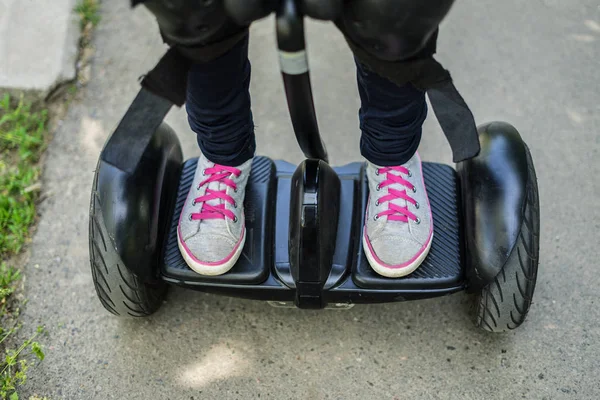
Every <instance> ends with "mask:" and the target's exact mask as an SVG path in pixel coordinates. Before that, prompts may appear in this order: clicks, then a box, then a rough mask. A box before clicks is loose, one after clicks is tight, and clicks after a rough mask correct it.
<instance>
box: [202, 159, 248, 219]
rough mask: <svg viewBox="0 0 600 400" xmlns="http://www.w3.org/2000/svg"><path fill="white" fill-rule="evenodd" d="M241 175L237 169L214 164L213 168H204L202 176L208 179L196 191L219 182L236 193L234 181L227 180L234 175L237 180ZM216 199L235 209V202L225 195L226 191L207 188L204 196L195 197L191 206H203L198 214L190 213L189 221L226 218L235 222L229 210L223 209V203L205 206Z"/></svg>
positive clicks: (233, 215) (234, 217)
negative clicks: (206, 176)
mask: <svg viewBox="0 0 600 400" xmlns="http://www.w3.org/2000/svg"><path fill="white" fill-rule="evenodd" d="M241 173H242V171H240V170H239V169H237V168H234V167H226V166H224V165H218V164H215V166H214V167H211V168H206V169H205V170H204V171H203V174H204V175H208V178H206V179H205V180H203V181H202V182H200V184H199V185H198V189H200V188H201V187H202V186H204V185H206V184H209V183H211V182H220V183H222V184H224V185H225V186H227V187H230V188H232V189H233V190H235V191H237V185H236V183H235V182H234V181H232V180H231V179H229V177H230V176H231V175H235V177H236V178H237V177H238V176H240V174H241ZM217 199H220V200H223V201H226V202H228V203H229V204H231V205H233V206H234V207H237V204H236V203H235V200H233V198H232V197H231V196H229V195H228V194H227V192H226V190H213V189H210V188H207V189H206V193H205V194H204V196H200V197H197V198H195V199H194V202H193V203H192V204H194V205H195V204H196V203H203V204H202V209H201V210H200V212H199V213H192V215H191V216H190V219H191V220H203V219H225V218H226V217H227V218H229V219H232V220H233V221H234V222H237V217H236V216H235V214H234V213H233V212H232V211H231V210H227V209H226V208H225V203H223V202H220V204H218V205H216V206H213V205H210V204H207V202H209V201H211V200H217Z"/></svg>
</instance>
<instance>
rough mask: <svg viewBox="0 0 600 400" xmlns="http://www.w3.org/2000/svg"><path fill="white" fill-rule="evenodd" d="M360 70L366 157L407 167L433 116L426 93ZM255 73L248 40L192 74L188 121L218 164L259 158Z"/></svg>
mask: <svg viewBox="0 0 600 400" xmlns="http://www.w3.org/2000/svg"><path fill="white" fill-rule="evenodd" d="M356 69H357V82H358V91H359V94H360V99H361V107H360V110H359V117H360V129H361V132H362V135H361V139H360V150H361V154H362V155H363V157H365V158H366V159H367V160H368V161H370V162H372V163H373V164H376V165H379V166H395V165H401V164H404V163H405V162H407V161H408V160H409V159H410V158H411V157H412V156H413V155H414V154H415V152H416V151H417V147H418V146H419V142H420V140H421V133H422V125H423V122H424V121H425V118H426V116H427V103H426V102H425V92H423V91H421V90H418V89H416V88H415V87H413V86H412V85H411V84H407V85H404V86H397V85H396V84H394V83H393V82H391V81H390V80H388V79H386V78H383V77H381V76H379V75H377V74H375V73H374V72H371V71H369V70H367V69H366V68H365V67H363V66H362V65H361V64H360V63H359V62H356ZM250 72H251V67H250V61H249V60H248V38H247V36H246V38H245V39H244V40H242V41H240V42H239V43H238V44H237V45H236V46H234V47H233V48H232V49H231V50H230V51H229V52H228V53H226V54H225V55H223V56H221V57H219V58H217V59H215V60H212V61H210V62H207V63H198V64H194V65H193V66H192V68H191V70H190V73H189V80H188V89H187V102H186V108H187V113H188V120H189V123H190V127H191V129H192V130H193V131H194V132H196V134H197V135H198V145H199V146H200V150H201V151H202V153H203V154H204V155H205V156H206V158H208V159H209V160H210V161H212V162H214V163H217V164H221V165H228V166H238V165H240V164H242V163H244V162H245V161H247V160H249V159H250V158H252V157H253V156H254V152H255V150H256V141H255V137H254V122H253V119H252V111H251V107H250V105H251V102H250V92H249V86H250Z"/></svg>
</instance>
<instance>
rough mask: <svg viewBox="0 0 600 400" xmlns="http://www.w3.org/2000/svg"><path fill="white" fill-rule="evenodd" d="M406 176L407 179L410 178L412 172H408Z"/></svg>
mask: <svg viewBox="0 0 600 400" xmlns="http://www.w3.org/2000/svg"><path fill="white" fill-rule="evenodd" d="M406 176H408V177H409V178H411V177H412V172H410V169H409V170H408V174H406Z"/></svg>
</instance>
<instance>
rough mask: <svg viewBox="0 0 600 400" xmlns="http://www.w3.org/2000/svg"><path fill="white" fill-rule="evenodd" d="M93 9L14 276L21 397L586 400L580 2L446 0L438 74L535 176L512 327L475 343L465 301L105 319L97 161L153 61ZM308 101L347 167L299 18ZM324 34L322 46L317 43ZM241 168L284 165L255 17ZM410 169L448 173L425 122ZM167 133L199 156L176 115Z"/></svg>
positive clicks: (204, 306)
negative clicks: (38, 330) (92, 216)
mask: <svg viewBox="0 0 600 400" xmlns="http://www.w3.org/2000/svg"><path fill="white" fill-rule="evenodd" d="M127 3H128V2H126V1H120V0H104V1H103V2H102V22H101V24H100V25H99V26H98V29H97V31H96V34H95V40H94V43H93V45H94V46H95V47H96V53H95V56H94V59H93V61H92V63H93V64H92V65H93V69H92V80H91V82H90V83H89V85H88V86H87V87H86V88H84V89H83V90H82V91H81V93H80V97H81V98H80V99H79V101H76V102H74V103H73V104H72V105H71V107H70V110H69V113H68V115H67V117H66V118H65V120H64V121H63V123H62V124H61V126H60V127H59V129H58V131H57V132H56V134H55V138H54V141H53V142H52V144H51V146H50V148H49V150H48V158H47V162H46V169H45V175H44V181H45V191H46V192H47V193H48V194H49V197H48V199H47V200H46V201H45V202H44V203H43V205H42V207H41V211H40V213H41V221H40V223H39V227H38V230H37V234H36V236H35V238H34V242H33V245H32V248H31V258H30V262H29V263H28V266H27V271H26V275H27V282H26V289H27V296H28V298H29V299H30V301H29V303H28V305H27V308H26V310H25V313H24V318H25V320H26V322H28V323H30V325H32V324H45V325H46V326H47V329H48V331H49V337H48V338H46V339H45V345H46V360H45V361H44V362H43V363H41V364H40V365H39V366H36V367H35V372H33V371H32V373H31V374H30V375H31V377H30V379H29V381H28V383H27V386H26V391H25V393H24V394H25V396H23V398H27V396H28V395H30V394H32V393H38V394H43V395H47V396H49V397H50V398H52V399H63V398H64V399H107V398H115V399H189V400H191V399H195V400H198V399H254V398H261V399H483V398H486V399H517V398H526V399H547V400H550V399H552V400H554V399H590V400H591V399H598V398H600V379H599V378H600V373H599V372H598V371H600V348H599V347H598V346H597V344H598V341H599V340H600V309H599V305H600V303H599V302H600V299H599V295H598V287H600V277H599V275H598V272H597V271H598V269H597V262H598V259H600V250H599V249H598V233H599V230H600V208H599V207H598V201H597V199H598V196H599V195H600V183H599V180H598V176H599V174H600V161H599V159H598V157H599V155H600V154H599V149H600V134H599V129H600V108H599V106H598V104H600V91H599V90H598V84H599V82H600V70H599V69H598V59H600V10H599V8H598V3H597V1H596V0H573V1H570V2H565V1H559V0H538V1H530V2H523V1H518V0H510V1H505V2H491V1H489V2H478V1H474V0H464V1H460V2H457V4H456V5H455V7H454V9H453V11H452V13H451V15H450V17H449V18H448V19H447V21H446V22H445V23H444V26H443V30H442V34H441V38H440V43H439V59H440V60H441V61H442V62H443V63H444V64H445V66H446V67H447V68H448V69H450V71H451V72H452V73H453V76H454V78H455V81H456V85H457V86H458V87H459V89H460V90H461V92H462V94H463V96H464V97H465V98H466V99H467V101H468V102H469V104H470V105H471V107H472V109H473V112H474V114H475V116H476V119H477V121H478V122H486V121H489V120H496V119H501V120H506V121H509V122H511V123H513V124H514V125H515V126H517V128H518V129H520V131H521V133H522V135H523V136H524V138H525V140H526V141H527V142H528V144H529V146H530V148H531V150H532V153H533V157H534V161H535V165H536V168H537V174H538V178H539V187H540V198H541V204H542V210H541V221H542V230H543V232H542V237H541V254H540V256H541V260H540V270H539V278H538V284H537V289H536V293H535V297H534V304H533V306H532V307H531V311H530V314H529V318H528V320H527V321H526V323H525V324H524V326H522V327H521V328H520V329H518V330H516V331H515V332H511V333H508V334H503V335H488V334H485V333H483V332H480V331H478V330H477V329H475V328H474V327H473V325H472V323H471V320H470V314H469V313H468V311H469V310H468V308H469V304H470V298H469V297H468V296H467V295H465V294H462V293H460V294H456V295H453V296H450V297H445V298H440V299H432V300H426V301H419V302H410V303H404V304H389V305H368V306H357V307H355V308H353V309H352V310H350V311H346V312H338V311H336V312H334V311H321V312H312V311H300V310H285V309H273V308H271V307H270V306H268V305H267V304H265V303H261V302H252V301H245V300H238V299H229V298H223V297H217V296H213V295H206V294H201V293H196V292H192V291H185V290H181V289H173V290H171V292H170V294H169V296H168V298H167V302H166V303H165V304H164V305H163V307H162V308H161V309H160V310H159V311H158V313H156V314H155V315H154V316H152V317H150V318H147V319H137V320H131V319H120V318H116V317H114V316H112V315H110V314H108V313H107V312H106V311H105V310H104V309H103V308H102V306H101V305H100V302H99V301H98V300H97V298H96V294H95V292H94V288H93V284H92V279H91V273H90V267H89V260H88V251H87V234H88V225H87V224H88V206H89V197H90V189H91V183H92V177H93V171H94V167H95V163H96V160H97V157H98V154H99V151H100V149H101V146H102V145H103V143H104V141H105V139H106V137H107V136H108V134H109V133H110V131H111V130H112V129H114V127H115V125H116V124H117V123H118V121H119V119H120V117H121V116H122V114H123V113H124V111H125V109H126V107H127V105H128V104H129V102H130V101H131V100H132V98H133V96H134V95H135V93H136V92H137V90H138V84H137V78H138V77H139V76H140V75H141V74H142V73H144V72H146V71H147V70H148V69H149V68H150V67H151V66H152V65H153V63H154V62H155V61H156V60H158V58H159V56H160V55H161V53H162V52H163V50H164V47H163V46H162V44H161V41H160V39H159V37H158V33H157V28H156V24H155V23H154V22H153V21H152V19H151V18H150V16H149V15H148V14H147V13H146V12H145V11H144V10H142V9H138V10H136V11H134V12H131V11H129V9H128V7H127ZM308 31H309V45H310V48H309V54H310V56H311V58H310V63H311V67H312V70H313V73H312V74H313V75H312V76H313V81H314V86H315V90H314V91H315V95H316V106H317V109H318V110H319V111H318V113H319V118H320V123H321V128H322V132H323V134H324V135H325V142H326V144H327V146H328V148H329V151H330V155H331V159H332V162H333V163H334V164H342V163H346V162H349V161H353V160H357V159H359V152H358V138H359V133H358V121H357V116H356V114H357V109H358V105H359V103H358V95H357V92H356V85H355V77H354V66H353V64H352V57H351V54H350V52H349V51H348V49H347V47H346V45H345V43H344V41H343V39H342V38H341V36H340V34H339V33H338V32H337V31H336V30H335V29H334V28H333V26H332V25H331V24H324V23H311V24H309V26H308ZM324 39H327V40H324ZM251 59H252V63H253V81H252V87H251V90H252V94H253V107H254V113H255V121H256V124H257V126H258V128H257V134H258V145H259V153H260V154H266V155H269V156H271V157H275V158H281V157H285V158H286V159H288V160H290V161H292V162H298V161H300V160H301V159H302V155H301V153H300V151H299V150H298V148H297V146H296V144H295V142H294V140H293V135H292V132H291V127H290V123H289V120H288V116H287V114H286V106H285V102H284V97H283V91H282V85H281V82H280V79H279V75H278V67H277V59H276V52H275V45H274V38H273V24H272V21H271V20H265V21H261V22H260V23H257V24H255V25H254V26H253V28H252V39H251ZM430 115H431V117H430V118H429V119H428V121H427V122H426V125H425V132H424V139H423V143H422V145H421V150H420V152H421V155H422V157H423V158H424V159H427V160H433V161H442V162H450V154H449V147H448V145H447V143H446V142H445V139H444V138H443V135H442V133H441V131H440V129H439V126H438V124H437V122H436V121H435V119H434V118H433V113H431V114H430ZM168 122H169V123H170V124H171V125H172V126H173V127H174V128H175V129H176V131H177V132H178V133H179V134H180V138H181V140H182V143H183V144H184V146H185V153H186V156H193V155H197V153H198V150H197V148H196V146H195V137H194V135H193V134H192V133H191V132H190V131H189V128H188V127H187V124H186V120H185V113H184V112H183V111H181V110H175V111H174V112H172V113H171V114H170V115H169V116H168Z"/></svg>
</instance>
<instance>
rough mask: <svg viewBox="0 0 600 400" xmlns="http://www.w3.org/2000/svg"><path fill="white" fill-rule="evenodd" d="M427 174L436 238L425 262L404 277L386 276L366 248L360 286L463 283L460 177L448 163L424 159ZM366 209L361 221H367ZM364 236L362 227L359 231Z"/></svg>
mask: <svg viewBox="0 0 600 400" xmlns="http://www.w3.org/2000/svg"><path fill="white" fill-rule="evenodd" d="M423 177H424V180H425V186H426V188H427V195H428V197H429V203H430V204H431V211H432V215H433V241H432V243H431V249H430V251H429V254H428V255H427V257H426V258H425V260H424V261H423V264H421V266H420V267H419V268H418V269H417V270H415V272H413V273H412V274H410V275H408V276H406V277H403V278H385V277H383V276H380V275H379V274H377V273H376V272H375V271H373V269H372V268H371V267H370V266H369V262H368V261H367V257H366V256H365V254H364V252H363V249H362V240H361V241H360V251H359V253H358V260H357V263H356V266H355V270H354V272H353V278H354V281H355V282H356V284H357V286H359V287H362V288H369V289H392V290H413V291H414V290H430V289H450V288H453V287H460V286H461V285H463V283H464V276H463V270H462V267H461V266H462V247H461V246H462V243H463V242H462V239H461V233H462V227H461V224H460V211H459V210H460V206H459V205H460V191H459V186H458V177H457V174H456V172H455V171H454V169H452V167H450V166H448V165H443V164H437V163H428V162H424V163H423ZM367 194H368V193H367V184H366V179H365V180H364V182H363V196H362V204H361V209H362V210H365V209H366V206H367ZM364 214H365V213H364V211H363V212H362V214H361V224H360V226H361V227H362V226H363V224H364V217H365V215H364ZM359 236H360V237H361V238H362V231H361V232H360V235H359Z"/></svg>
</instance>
